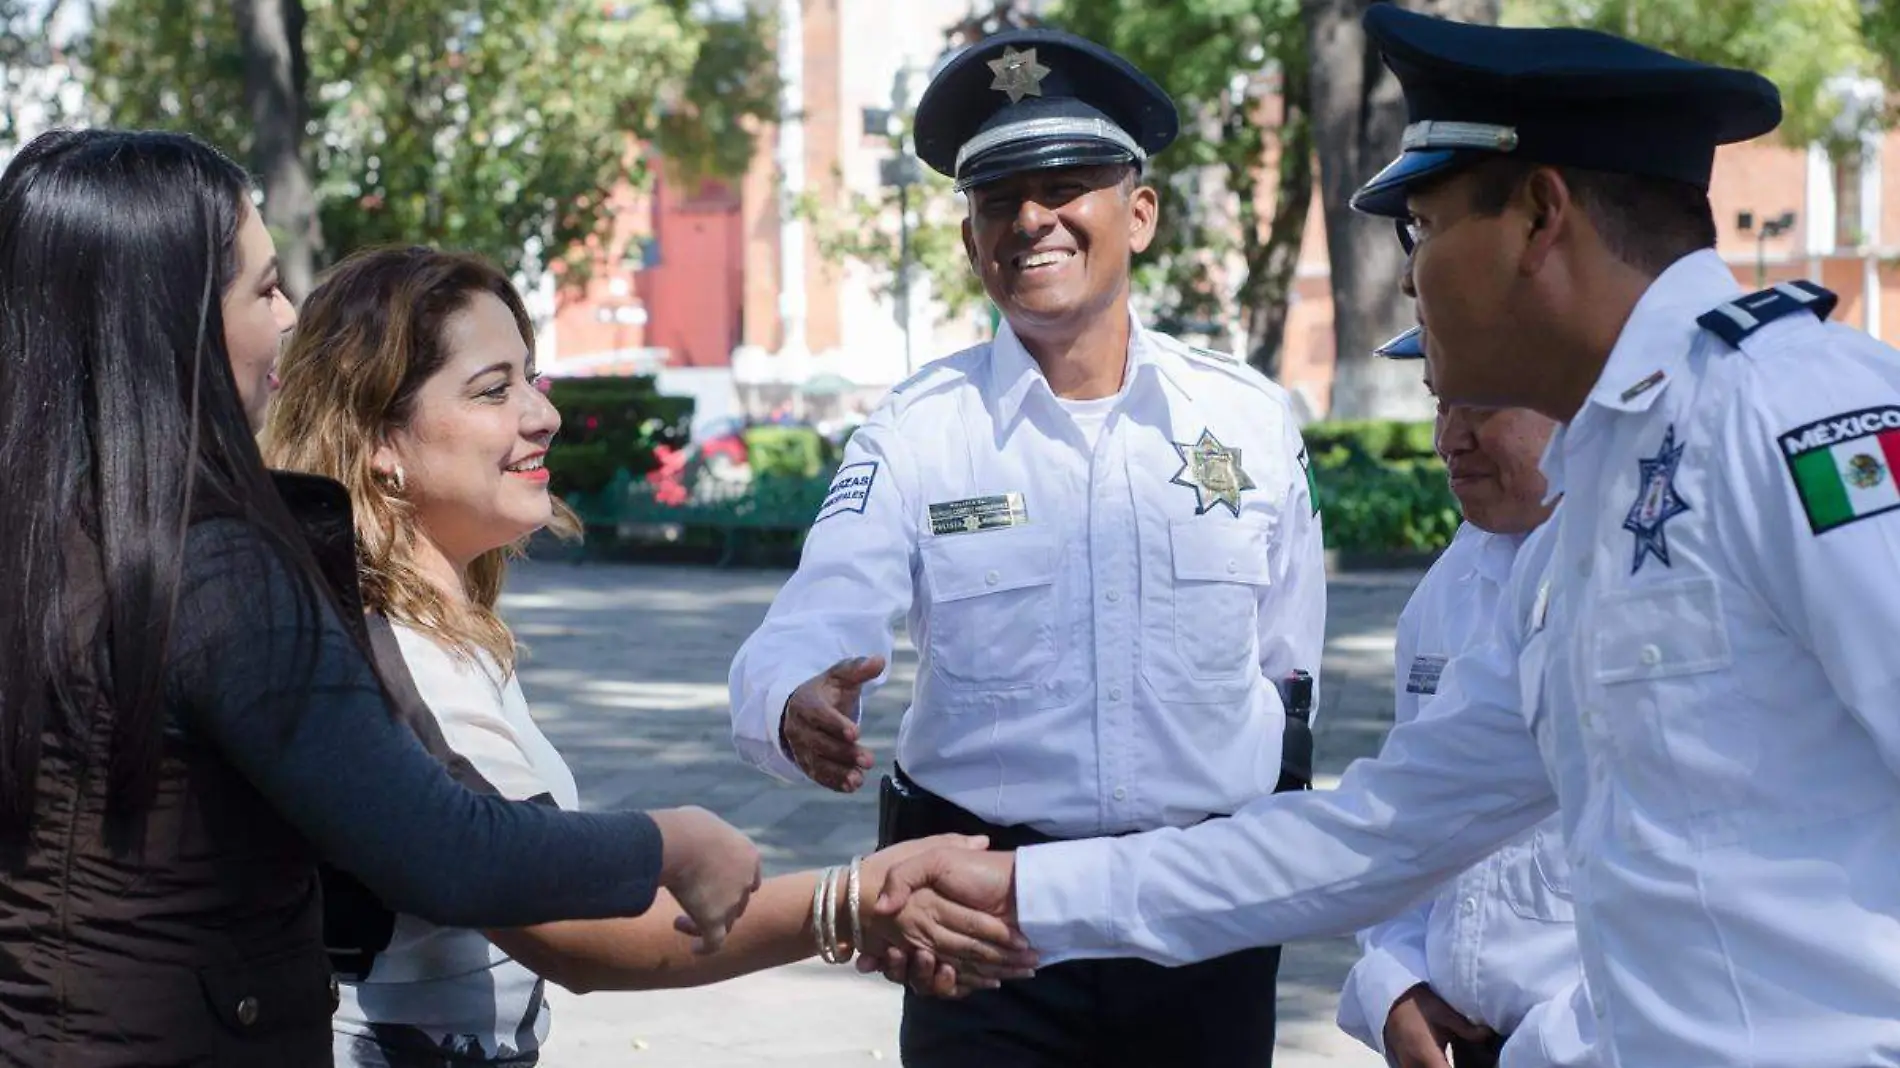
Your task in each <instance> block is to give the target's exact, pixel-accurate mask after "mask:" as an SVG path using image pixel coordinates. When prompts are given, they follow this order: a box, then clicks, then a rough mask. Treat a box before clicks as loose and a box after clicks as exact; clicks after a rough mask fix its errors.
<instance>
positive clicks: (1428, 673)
mask: <svg viewBox="0 0 1900 1068" xmlns="http://www.w3.org/2000/svg"><path fill="white" fill-rule="evenodd" d="M1446 659H1447V658H1446V657H1442V656H1415V657H1413V658H1412V672H1411V674H1410V675H1408V676H1407V677H1406V680H1405V692H1406V693H1422V694H1434V693H1437V692H1438V677H1439V676H1440V675H1443V674H1444V673H1445V661H1446Z"/></svg>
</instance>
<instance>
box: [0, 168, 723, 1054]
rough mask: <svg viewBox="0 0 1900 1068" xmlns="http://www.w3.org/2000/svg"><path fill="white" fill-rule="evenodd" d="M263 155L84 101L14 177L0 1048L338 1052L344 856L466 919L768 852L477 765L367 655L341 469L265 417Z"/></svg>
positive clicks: (559, 913) (0, 360)
mask: <svg viewBox="0 0 1900 1068" xmlns="http://www.w3.org/2000/svg"><path fill="white" fill-rule="evenodd" d="M293 320H294V313H293V312H292V311H291V310H290V308H289V306H288V303H287V302H286V301H285V300H284V298H283V295H282V293H281V292H280V291H279V290H278V288H277V281H276V265H275V256H274V252H273V249H272V245H271V240H270V235H269V233H268V232H267V231H266V230H265V229H264V227H263V224H262V222H261V220H260V219H259V218H258V215H257V213H256V211H255V210H253V209H252V207H251V203H250V188H249V184H248V182H247V180H246V177H245V175H244V173H243V172H242V171H241V170H240V169H239V168H238V167H237V166H235V165H234V164H232V163H231V162H230V161H229V160H228V159H226V158H225V157H223V156H222V155H220V154H219V153H217V152H216V151H215V150H213V149H211V148H209V147H207V146H205V145H204V144H202V143H201V142H198V141H196V140H194V139H192V138H189V137H185V136H179V135H169V134H153V133H126V132H118V131H88V132H79V133H74V132H58V133H53V134H48V135H45V136H43V137H40V138H38V139H36V140H35V141H33V142H32V143H31V144H30V145H28V146H27V147H26V148H25V149H23V150H22V151H21V153H20V154H19V156H17V157H16V158H15V159H14V161H13V162H12V164H11V165H10V166H9V167H8V168H7V170H6V172H5V174H4V175H3V176H0V449H3V451H0V455H3V456H5V458H6V462H5V463H3V464H0V651H4V652H3V653H0V1059H5V1060H7V1061H8V1062H9V1063H24V1064H52V1063H57V1064H60V1065H62V1066H65V1065H72V1066H85V1068H105V1066H120V1065H124V1066H133V1065H137V1066H142V1068H151V1066H158V1065H171V1064H180V1065H182V1064H192V1065H203V1064H217V1065H223V1064H233V1065H235V1064H247V1065H249V1064H269V1065H283V1066H303V1065H309V1066H315V1065H329V1064H330V1033H329V1032H330V1026H329V1017H330V1012H331V1009H332V1007H333V1006H334V1004H335V997H336V994H335V987H334V985H333V984H332V982H331V979H330V965H329V961H328V960H327V959H326V957H325V954H324V951H323V949H324V947H323V939H322V932H321V907H320V901H319V893H318V889H317V887H318V882H317V876H316V871H317V861H318V858H320V857H321V858H324V859H327V860H328V861H330V862H331V863H333V864H334V865H336V866H337V867H338V868H340V869H341V870H343V871H344V872H347V873H349V874H350V875H353V876H355V877H356V878H357V879H360V880H361V882H362V883H363V884H364V885H365V886H367V887H368V888H369V889H370V890H371V891H373V892H374V893H375V894H376V895H377V896H378V897H379V898H380V899H381V900H383V901H385V902H387V903H388V904H389V905H390V906H391V907H393V908H398V909H400V910H402V911H403V912H406V913H412V914H415V915H418V916H423V917H427V918H428V919H430V920H431V921H432V922H436V923H442V924H450V925H456V926H464V927H486V926H519V925H524V924H535V923H543V922H547V921H552V920H557V919H591V918H604V917H611V916H626V915H636V914H639V913H641V912H643V911H644V910H645V909H646V908H647V907H648V906H649V905H650V904H651V902H652V900H653V897H654V894H655V893H656V892H657V891H658V889H660V888H661V887H664V888H666V889H667V890H669V891H670V892H672V894H673V895H674V896H675V897H676V898H678V899H679V900H680V904H681V906H682V908H683V909H684V911H685V912H686V913H687V915H688V916H689V917H690V918H691V921H692V925H693V927H694V929H695V930H696V931H697V933H698V934H700V935H701V936H702V937H703V939H704V940H705V941H706V943H707V944H708V945H709V946H712V945H716V944H717V943H718V941H719V940H720V939H721V938H722V937H723V934H724V930H725V927H726V925H728V924H729V923H730V922H731V921H732V919H733V918H735V917H736V916H737V915H738V913H739V911H740V910H741V909H743V907H744V904H745V899H746V897H747V895H748V894H749V893H750V891H751V889H752V888H754V887H755V886H756V885H757V883H758V857H757V853H756V851H755V850H754V849H753V848H752V846H751V844H750V843H749V842H747V841H746V840H745V839H744V837H743V836H741V835H739V834H738V832H736V831H734V830H733V829H732V828H730V827H728V826H726V825H725V824H724V823H722V822H720V821H719V820H718V819H717V818H715V817H713V816H711V815H710V814H708V813H705V812H703V811H701V810H697V809H680V810H670V811H668V812H662V813H655V814H654V815H652V816H649V815H646V814H642V813H633V812H628V813H611V814H581V813H571V812H561V811H559V810H557V809H554V808H551V807H548V806H542V805H535V804H529V803H520V802H511V801H507V800H503V799H502V798H499V797H496V796H493V795H482V794H478V793H474V792H471V791H469V790H467V789H464V788H463V787H461V786H459V785H457V784H455V783H454V782H453V781H452V780H451V779H450V778H449V776H448V775H447V774H446V772H445V771H444V769H443V767H442V765H441V764H440V763H438V762H437V761H436V760H435V759H434V758H432V757H431V756H430V755H429V753H428V752H427V751H426V750H425V749H424V748H423V746H422V744H421V743H420V742H419V741H418V740H417V738H416V736H415V734H414V733H413V732H412V731H411V730H410V729H409V728H408V727H406V726H404V725H403V724H402V723H400V722H398V721H397V720H396V719H395V718H393V717H392V715H391V712H390V706H389V703H388V698H387V695H386V692H385V690H384V688H383V685H382V683H381V681H380V680H379V679H378V677H377V676H376V674H375V673H374V671H373V670H372V669H371V667H370V666H369V661H368V659H367V658H366V656H365V646H366V637H365V634H364V631H363V627H362V622H363V621H362V612H361V609H360V607H359V606H358V604H357V602H356V600H355V598H356V587H355V564H354V559H353V556H352V555H351V553H350V539H351V521H350V516H349V504H348V497H347V495H346V494H345V493H344V492H343V491H342V489H341V487H338V486H336V485H335V484H334V483H331V482H328V481H326V480H322V479H315V478H309V477H304V478H289V477H285V478H281V479H278V480H275V481H274V480H273V477H272V476H271V475H270V474H269V473H267V472H266V470H265V468H264V466H263V463H262V462H261V460H260V459H259V456H258V452H257V448H256V445H255V443H254V441H253V437H252V435H253V432H254V428H255V426H256V425H257V424H258V423H259V422H261V417H262V415H263V411H264V407H265V404H266V402H267V400H268V397H269V391H270V388H271V375H272V372H271V367H272V363H273V361H274V360H275V358H276V355H277V346H278V343H279V339H280V335H281V334H282V332H283V331H284V330H285V329H287V328H288V327H289V325H290V324H291V323H292V321H293Z"/></svg>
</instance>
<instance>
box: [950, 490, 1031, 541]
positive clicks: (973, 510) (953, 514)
mask: <svg viewBox="0 0 1900 1068" xmlns="http://www.w3.org/2000/svg"><path fill="white" fill-rule="evenodd" d="M1027 522H1029V513H1028V511H1026V510H1025V509H1024V508H1023V495H1022V494H1020V493H1000V494H997V495H996V496H994V497H972V498H970V499H969V500H967V501H944V502H943V503H941V504H933V505H931V506H930V532H931V533H932V534H974V533H976V532H977V531H979V530H998V529H1001V528H1003V527H1019V526H1022V525H1023V524H1024V523H1027Z"/></svg>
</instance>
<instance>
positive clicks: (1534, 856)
mask: <svg viewBox="0 0 1900 1068" xmlns="http://www.w3.org/2000/svg"><path fill="white" fill-rule="evenodd" d="M1505 850H1506V853H1505V856H1504V857H1503V858H1502V859H1503V861H1504V863H1503V864H1502V866H1501V867H1500V869H1499V873H1498V874H1499V878H1500V879H1501V880H1502V882H1503V896H1504V903H1505V905H1507V906H1508V907H1509V908H1510V910H1511V911H1512V912H1514V913H1516V914H1517V915H1518V916H1521V917H1523V918H1524V919H1527V920H1541V921H1544V922H1546V923H1570V922H1571V921H1573V920H1575V919H1576V918H1577V907H1576V903H1575V902H1574V901H1573V900H1572V898H1571V896H1570V862H1569V860H1568V859H1566V858H1565V856H1564V839H1563V835H1562V834H1560V833H1559V832H1558V831H1556V830H1555V829H1553V828H1551V827H1542V826H1540V827H1538V828H1537V829H1535V830H1533V831H1532V832H1531V833H1530V834H1528V835H1525V836H1524V837H1522V838H1520V839H1518V840H1517V841H1515V842H1513V843H1512V844H1510V845H1508V846H1506V847H1505Z"/></svg>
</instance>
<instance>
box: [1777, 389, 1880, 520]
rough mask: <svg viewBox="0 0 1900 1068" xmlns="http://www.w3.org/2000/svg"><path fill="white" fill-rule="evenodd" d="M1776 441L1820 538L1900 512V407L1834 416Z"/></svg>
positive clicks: (1871, 409) (1789, 433)
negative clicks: (1898, 471)
mask: <svg viewBox="0 0 1900 1068" xmlns="http://www.w3.org/2000/svg"><path fill="white" fill-rule="evenodd" d="M1775 440H1776V441H1777V442H1778V443H1779V444H1780V445H1781V454H1782V457H1783V458H1784V459H1786V460H1787V461H1788V471H1789V473H1790V474H1792V475H1793V476H1794V485H1795V489H1796V491H1797V492H1799V493H1800V495H1801V507H1802V509H1803V510H1805V511H1806V512H1807V514H1808V526H1809V527H1810V528H1812V529H1813V530H1814V532H1815V533H1816V534H1825V533H1827V532H1828V531H1830V530H1834V529H1837V528H1839V527H1844V526H1846V525H1847V524H1849V523H1852V522H1854V521H1856V520H1860V519H1866V518H1868V517H1869V516H1876V515H1879V514H1881V513H1882V512H1891V511H1893V510H1895V509H1900V484H1896V483H1895V481H1894V468H1895V467H1896V466H1897V465H1900V406H1897V405H1887V406H1886V407H1882V408H1863V409H1861V410H1860V411H1857V412H1844V413H1842V414H1840V415H1830V416H1828V417H1827V418H1826V419H1821V420H1817V421H1815V422H1812V423H1809V424H1807V425H1806V426H1798V427H1795V428H1794V429H1793V430H1790V431H1788V432H1786V433H1784V434H1782V435H1781V436H1780V437H1779V438H1777V439H1775Z"/></svg>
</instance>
